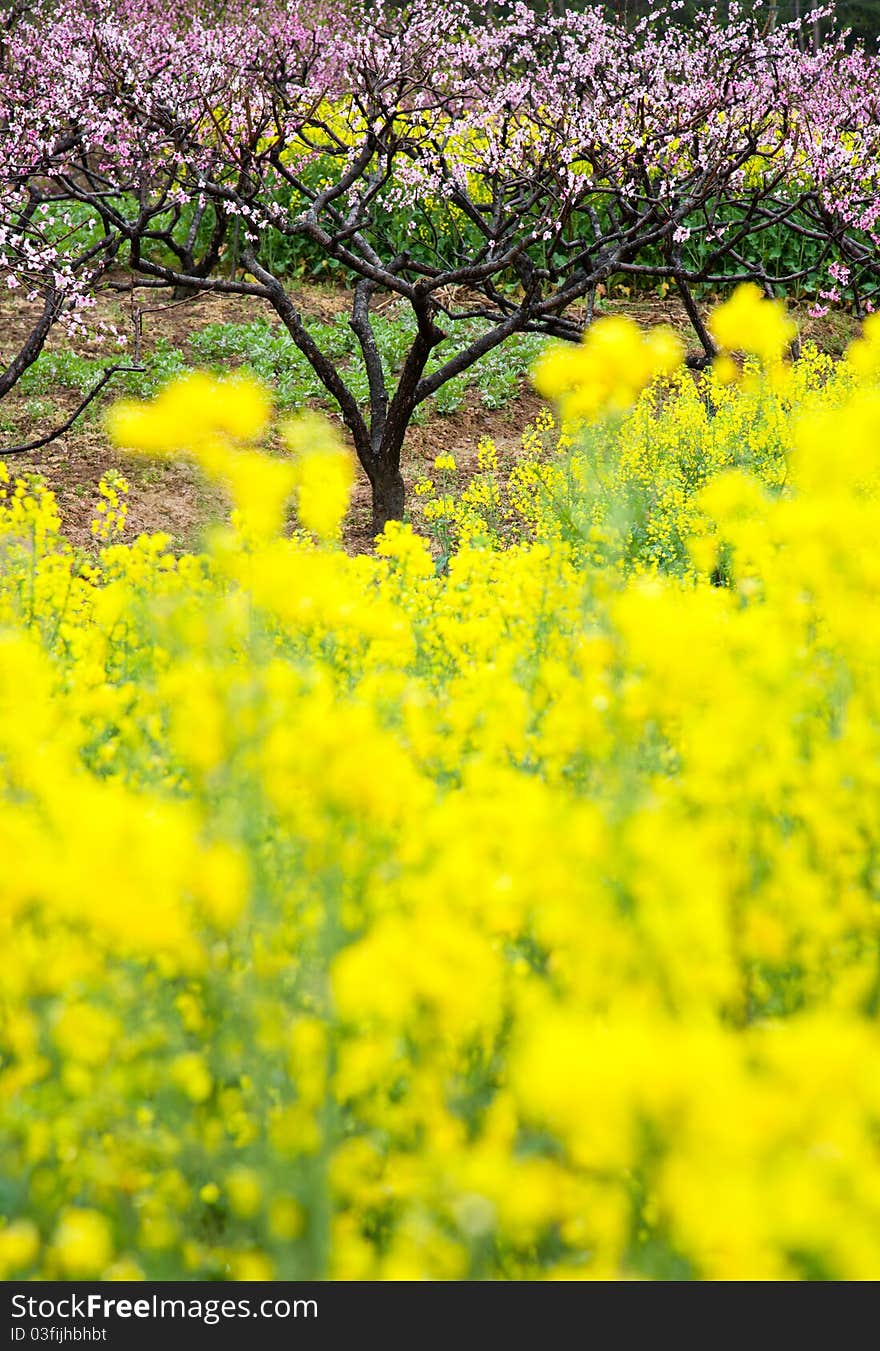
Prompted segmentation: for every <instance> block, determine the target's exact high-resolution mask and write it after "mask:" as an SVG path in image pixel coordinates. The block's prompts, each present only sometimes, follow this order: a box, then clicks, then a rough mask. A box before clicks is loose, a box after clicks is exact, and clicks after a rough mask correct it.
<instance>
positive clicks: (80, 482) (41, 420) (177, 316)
mask: <svg viewBox="0 0 880 1351" xmlns="http://www.w3.org/2000/svg"><path fill="white" fill-rule="evenodd" d="M294 297H295V299H297V300H298V302H299V304H300V306H301V308H302V309H303V310H304V312H305V313H307V314H309V315H313V316H314V317H316V318H320V319H325V320H326V319H328V318H330V317H332V316H333V315H334V314H336V313H338V312H339V311H340V310H344V309H347V307H348V305H349V303H350V296H349V295H347V294H346V292H344V291H336V290H332V289H330V288H327V287H309V288H307V289H302V288H301V289H300V290H299V291H295V292H294ZM381 303H382V302H381V301H380V304H381ZM28 310H29V306H28V305H27V302H26V301H25V300H23V299H22V298H20V296H19V295H18V294H17V293H14V292H8V293H5V294H2V295H0V357H3V356H6V357H7V358H8V356H9V355H11V353H12V352H13V351H14V350H15V348H16V343H17V340H20V338H21V336H22V335H23V334H24V332H25V331H26V328H27V325H28V323H29V313H28ZM137 310H140V326H141V331H142V350H143V351H144V353H148V352H149V351H150V350H151V349H152V348H153V346H154V345H155V343H156V340H157V339H158V338H160V337H161V338H164V339H166V340H167V341H168V342H170V343H171V344H173V345H174V346H177V347H184V346H185V343H186V339H187V338H188V337H189V335H190V334H192V333H193V332H194V331H196V330H198V329H199V328H202V327H203V326H204V325H206V324H208V323H215V322H226V323H229V322H245V321H247V320H252V319H254V318H256V317H258V316H260V315H268V317H269V318H270V319H273V318H274V316H273V315H272V314H271V312H270V311H268V310H267V307H266V306H265V305H264V304H263V303H262V302H261V301H259V300H255V299H251V298H250V297H246V296H217V295H209V294H206V295H202V296H197V297H194V298H193V299H190V300H187V301H185V302H177V303H169V302H168V301H167V300H166V299H164V298H162V297H161V296H157V293H155V292H151V291H149V290H144V289H140V288H138V289H137V290H134V291H132V290H126V291H124V292H108V293H105V294H103V295H102V296H101V297H100V298H99V301H98V305H97V310H96V312H95V314H94V315H93V316H91V317H90V328H89V332H88V333H87V334H85V335H84V336H83V337H82V338H77V339H75V340H74V344H73V345H74V348H75V350H76V351H77V352H79V353H81V354H82V355H91V356H97V355H99V354H100V353H102V352H106V351H107V347H106V346H105V345H102V343H101V342H100V340H99V338H98V336H97V335H96V333H95V331H94V319H99V320H104V321H106V322H112V323H115V324H116V325H117V327H118V329H119V330H120V331H121V332H127V333H129V334H130V333H131V332H132V331H133V329H132V319H133V314H134V313H135V312H136V311H137ZM621 311H623V312H626V313H628V314H630V315H632V317H633V318H635V319H637V320H638V321H639V322H641V323H643V324H652V323H660V322H663V323H668V324H671V325H672V326H673V327H675V328H677V329H678V330H679V331H680V332H681V333H682V335H683V336H684V338H685V341H686V343H687V344H688V346H689V348H690V349H692V350H693V349H695V348H696V347H697V343H696V339H695V335H694V333H693V330H692V329H691V326H690V324H689V322H688V320H687V318H686V316H685V315H684V312H683V310H682V308H681V306H680V304H679V303H678V302H677V300H676V299H675V298H674V297H672V296H670V297H667V298H662V299H661V298H660V297H659V296H657V297H654V296H649V297H641V296H640V297H637V298H631V297H630V296H629V295H628V294H626V293H625V291H623V289H622V288H621V290H620V291H618V292H615V293H614V294H612V295H611V296H606V297H604V298H603V299H602V302H601V312H603V313H614V312H621ZM797 317H798V319H799V323H800V329H801V334H802V336H803V337H811V338H814V339H815V340H816V341H818V342H819V343H820V345H822V346H824V347H826V348H828V350H830V351H832V352H835V351H840V350H842V347H843V346H844V345H845V343H846V341H847V340H848V338H849V337H850V336H851V334H852V332H853V331H854V329H855V327H856V325H855V323H854V321H852V320H851V319H849V318H848V316H845V315H837V316H828V317H827V318H826V319H824V320H822V321H821V322H817V321H815V320H812V319H810V318H809V316H808V315H807V314H806V313H805V312H804V313H799V314H798V316H797ZM70 343H71V339H70V338H69V337H67V336H66V335H65V334H64V333H63V332H61V330H59V329H56V330H55V331H54V332H53V334H52V335H51V336H50V339H49V342H48V343H47V348H48V349H49V350H52V349H56V350H59V349H60V350H63V349H64V347H65V346H69V345H70ZM120 359H121V360H125V359H126V358H125V356H124V355H123V356H122V357H121V358H120ZM112 397H113V384H112V381H111V383H110V385H109V386H108V389H107V392H106V393H105V394H104V395H102V403H103V404H104V406H105V407H106V406H107V405H109V403H110V402H111V401H112ZM79 401H80V395H79V394H78V393H77V392H75V391H73V390H66V389H56V390H55V391H54V392H53V393H52V396H51V399H49V398H48V397H40V398H36V397H34V396H27V395H25V394H23V393H22V392H21V391H20V390H19V389H13V390H12V391H11V393H10V394H9V395H7V397H6V398H5V399H4V400H3V402H2V404H0V459H2V458H3V456H4V447H9V446H11V445H15V444H19V443H21V442H25V441H30V440H33V439H35V438H36V437H38V436H40V435H43V434H45V433H47V432H48V431H49V430H50V429H51V428H53V427H56V426H58V425H59V424H61V423H63V422H64V421H65V420H66V418H67V417H69V416H70V414H71V413H72V412H73V410H74V409H75V408H76V406H77V403H78V402H79ZM540 407H541V400H540V399H538V397H537V396H536V395H535V394H534V393H532V392H531V390H529V389H528V388H527V387H524V388H523V389H522V391H521V393H520V394H519V396H518V397H517V398H516V399H515V400H512V401H511V402H510V403H508V404H507V405H506V406H505V407H504V408H502V409H500V410H497V411H492V412H490V411H488V410H487V409H485V408H484V407H483V406H482V404H481V403H480V401H479V397H478V395H477V393H476V391H475V390H469V391H468V395H467V398H466V401H465V404H464V406H463V407H462V408H460V409H459V410H458V411H457V412H456V413H454V414H451V415H447V416H440V415H437V414H435V415H433V416H432V417H430V419H429V420H428V421H427V422H426V423H425V424H424V425H421V426H417V427H413V428H411V430H410V433H409V436H408V442H407V451H406V454H405V464H404V479H405V480H406V482H407V486H408V487H409V486H410V485H411V484H412V482H413V481H414V480H415V479H417V478H418V477H420V476H421V475H423V474H425V473H427V472H429V471H430V468H431V465H432V462H433V460H434V457H435V456H436V455H438V454H439V453H440V452H441V451H449V452H451V453H452V454H454V455H455V457H456V460H457V462H458V464H459V468H460V471H461V473H462V475H463V477H465V478H466V477H467V475H468V474H469V472H470V471H471V469H472V467H473V464H474V461H475V454H476V445H477V441H478V440H479V439H480V437H482V436H491V437H492V438H493V439H494V440H495V442H496V445H497V446H498V449H499V452H500V453H501V454H502V456H503V457H504V458H509V457H512V456H513V455H515V453H516V449H517V447H518V445H519V442H520V438H521V436H522V433H523V431H524V430H525V428H526V427H527V426H528V425H529V423H530V422H532V421H533V420H534V418H535V416H536V414H537V412H538V410H539V409H540ZM8 463H9V467H10V468H11V469H13V471H14V472H16V473H39V474H41V475H42V476H43V478H44V479H45V481H46V483H47V484H48V486H49V487H50V488H51V489H52V491H53V492H54V493H55V495H56V499H57V501H58V505H59V509H60V512H61V518H62V523H63V527H64V530H65V533H66V534H67V535H68V537H69V538H70V540H71V541H72V542H73V543H75V544H79V545H82V546H84V547H89V545H90V542H91V535H90V532H89V523H90V521H91V518H92V515H93V506H94V502H95V500H96V497H97V486H98V483H99V481H100V479H101V476H102V475H103V474H104V473H105V472H106V471H107V470H108V469H110V468H118V469H120V470H121V471H122V472H123V473H124V474H125V476H126V478H127V479H128V482H129V484H130V492H129V496H128V502H129V516H128V523H127V526H126V531H125V536H124V537H125V538H127V539H133V538H135V537H136V536H137V535H138V534H141V533H142V532H145V531H146V532H151V531H155V530H163V531H166V532H167V533H168V534H170V535H171V537H172V540H173V542H174V546H175V547H176V548H179V549H186V548H191V547H193V546H196V545H197V543H198V539H199V536H200V534H201V532H202V530H203V528H204V526H205V525H206V524H207V523H208V522H209V520H210V519H212V517H214V516H216V515H217V514H218V512H220V511H222V502H221V499H220V497H219V495H218V494H217V493H216V492H215V491H212V490H210V489H209V488H207V487H206V486H205V484H204V483H203V482H201V480H200V478H199V476H198V475H197V473H196V472H195V471H194V470H193V469H192V467H191V466H189V465H188V464H187V463H186V462H184V461H181V462H179V463H164V462H155V463H154V462H146V463H144V462H140V461H139V462H137V463H133V462H132V461H131V460H129V459H127V458H125V457H123V456H121V455H119V453H118V452H116V451H115V450H114V449H113V448H112V447H111V445H110V444H109V442H108V440H107V437H106V435H105V433H104V431H103V426H102V421H101V417H100V412H99V415H98V417H91V418H89V417H86V418H82V419H80V420H79V421H78V422H77V423H76V424H75V425H74V426H73V428H71V429H70V430H69V431H68V432H66V433H64V434H63V435H62V436H59V437H58V438H57V439H56V440H54V441H52V442H51V443H50V444H49V445H48V446H46V447H44V448H43V449H41V450H37V451H33V452H30V453H27V454H22V455H14V456H10V457H9V459H8ZM344 539H345V544H346V547H347V548H348V549H349V550H350V551H352V552H358V553H359V552H366V551H369V550H370V549H371V547H372V532H371V528H370V497H369V485H368V483H367V481H366V478H365V476H364V475H363V474H362V473H360V474H359V477H358V481H357V484H356V487H355V491H354V494H353V497H352V504H351V508H350V511H349V514H348V518H347V520H346V525H345V531H344Z"/></svg>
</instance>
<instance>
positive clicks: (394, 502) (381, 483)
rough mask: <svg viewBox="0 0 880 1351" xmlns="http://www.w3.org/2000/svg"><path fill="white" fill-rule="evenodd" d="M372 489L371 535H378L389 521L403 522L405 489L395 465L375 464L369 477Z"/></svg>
mask: <svg viewBox="0 0 880 1351" xmlns="http://www.w3.org/2000/svg"><path fill="white" fill-rule="evenodd" d="M370 486H371V487H372V489H373V534H374V535H380V534H381V533H382V531H383V530H384V529H385V526H386V525H387V523H388V522H389V521H402V520H403V507H404V501H405V496H406V494H405V489H404V486H403V476H402V474H401V472H400V469H399V468H398V467H397V466H396V465H382V464H377V465H376V466H375V468H374V470H373V473H372V474H371V475H370Z"/></svg>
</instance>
